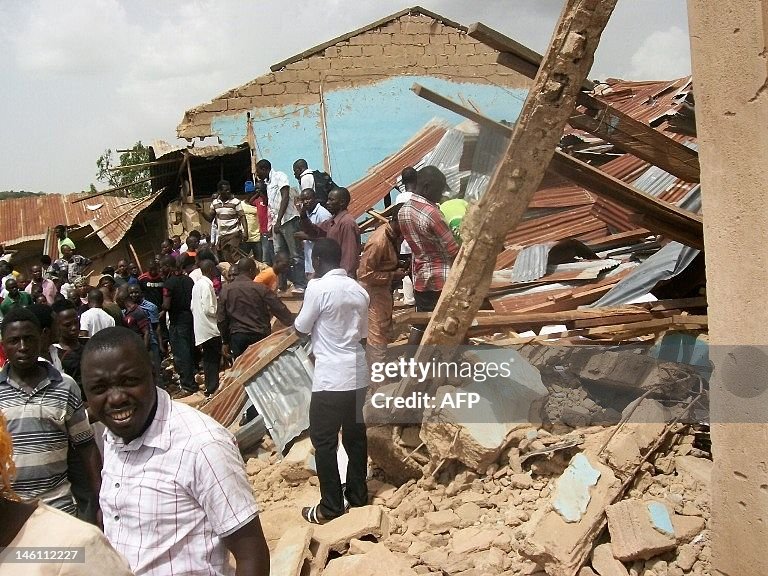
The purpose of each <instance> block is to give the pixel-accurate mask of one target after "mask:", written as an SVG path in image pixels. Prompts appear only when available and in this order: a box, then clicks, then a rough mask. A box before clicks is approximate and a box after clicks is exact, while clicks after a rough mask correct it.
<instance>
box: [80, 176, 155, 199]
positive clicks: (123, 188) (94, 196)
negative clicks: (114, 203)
mask: <svg viewBox="0 0 768 576" xmlns="http://www.w3.org/2000/svg"><path fill="white" fill-rule="evenodd" d="M166 176H167V174H158V175H157V176H150V177H148V178H142V179H141V180H136V181H135V182H131V183H130V184H123V185H122V186H115V187H114V188H109V189H107V190H102V191H101V192H94V193H93V194H88V195H87V196H83V197H82V198H77V199H75V200H72V204H76V203H77V202H84V201H85V200H90V199H91V198H96V197H97V196H103V195H104V194H112V193H113V192H119V191H120V190H125V189H126V188H130V187H131V186H135V185H136V184H143V183H144V182H149V181H150V180H155V179H157V178H165V177H166Z"/></svg>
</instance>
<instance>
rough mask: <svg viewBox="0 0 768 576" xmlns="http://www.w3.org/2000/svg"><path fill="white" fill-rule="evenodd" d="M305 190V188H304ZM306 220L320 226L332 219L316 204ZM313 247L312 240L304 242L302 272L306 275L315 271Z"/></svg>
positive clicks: (328, 213)
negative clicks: (321, 223)
mask: <svg viewBox="0 0 768 576" xmlns="http://www.w3.org/2000/svg"><path fill="white" fill-rule="evenodd" d="M304 190H306V188H304ZM307 218H309V221H310V222H312V224H315V225H317V224H320V222H325V221H326V220H330V219H331V218H333V216H332V215H331V213H330V212H328V210H326V209H325V208H323V207H322V206H321V205H320V204H317V205H316V206H315V209H314V210H312V212H310V213H309V214H307ZM313 245H314V242H312V240H304V271H305V272H307V273H308V274H311V273H312V272H314V271H315V269H314V268H313V267H312V246H313Z"/></svg>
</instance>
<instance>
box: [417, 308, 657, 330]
mask: <svg viewBox="0 0 768 576" xmlns="http://www.w3.org/2000/svg"><path fill="white" fill-rule="evenodd" d="M628 316H638V317H640V319H645V318H648V317H650V316H651V314H650V312H649V311H648V310H645V309H643V308H639V307H634V306H619V307H615V308H590V309H586V310H565V311H562V312H541V313H516V312H512V313H509V314H496V313H489V314H485V315H478V316H477V317H475V320H474V322H472V327H473V328H474V327H494V328H515V327H523V328H525V327H527V326H528V325H531V324H542V325H547V324H564V323H566V322H574V321H577V320H587V319H599V320H607V319H610V318H613V317H619V318H626V317H628ZM431 317H432V313H430V312H412V313H411V314H410V315H408V321H409V322H410V323H411V324H413V325H414V326H425V325H426V324H428V323H429V320H430V319H431Z"/></svg>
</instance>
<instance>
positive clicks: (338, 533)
mask: <svg viewBox="0 0 768 576" xmlns="http://www.w3.org/2000/svg"><path fill="white" fill-rule="evenodd" d="M361 536H373V537H374V538H376V539H377V540H384V539H386V538H387V537H388V536H389V517H388V516H387V514H386V512H384V509H383V508H382V507H381V506H362V507H360V508H352V509H350V511H349V512H347V513H346V514H344V515H342V516H339V517H338V518H335V519H333V520H331V521H330V522H328V523H327V524H323V525H321V526H318V527H316V528H315V531H314V533H313V534H312V540H313V542H316V543H318V544H320V545H325V546H327V547H328V549H329V550H332V551H334V552H344V551H345V550H346V549H347V548H348V547H349V542H350V540H352V539H353V538H358V539H359V538H360V537H361Z"/></svg>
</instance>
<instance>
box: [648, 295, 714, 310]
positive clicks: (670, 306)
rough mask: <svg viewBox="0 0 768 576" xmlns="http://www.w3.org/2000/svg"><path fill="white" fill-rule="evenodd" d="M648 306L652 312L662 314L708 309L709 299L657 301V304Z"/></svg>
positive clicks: (703, 297) (651, 303)
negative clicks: (661, 312)
mask: <svg viewBox="0 0 768 576" xmlns="http://www.w3.org/2000/svg"><path fill="white" fill-rule="evenodd" d="M646 305H647V306H648V307H649V309H650V310H651V311H652V312H660V311H664V310H677V309H684V308H706V307H707V297H706V296H700V297H698V298H677V299H671V300H657V301H656V302H646Z"/></svg>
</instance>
